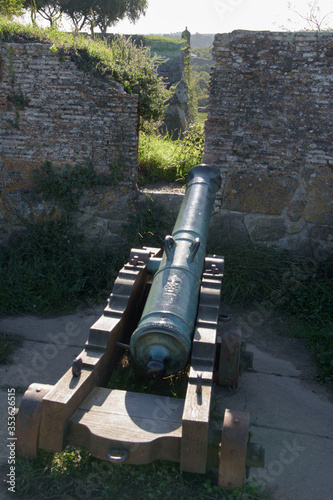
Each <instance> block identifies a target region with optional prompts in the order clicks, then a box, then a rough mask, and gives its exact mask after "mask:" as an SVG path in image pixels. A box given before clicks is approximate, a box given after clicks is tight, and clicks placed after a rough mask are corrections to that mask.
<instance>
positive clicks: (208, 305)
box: [180, 258, 223, 474]
mask: <svg viewBox="0 0 333 500" xmlns="http://www.w3.org/2000/svg"><path fill="white" fill-rule="evenodd" d="M213 260H214V259H213ZM215 260H216V262H220V261H221V262H222V260H221V259H220V258H217V259H215ZM215 260H214V262H215ZM209 262H210V261H209V259H208V260H207V259H206V267H208V268H209V266H208V264H209ZM221 262H220V264H221ZM216 271H218V269H216ZM222 277H223V275H222V273H219V274H213V273H212V272H209V271H205V272H204V274H203V279H202V284H201V288H200V298H199V306H198V315H197V321H196V328H195V332H194V338H193V349H192V356H191V366H190V373H189V382H188V385H187V392H186V398H185V404H184V413H183V435H182V442H181V454H180V468H181V470H183V471H187V472H198V473H201V474H204V473H205V472H206V467H207V456H208V429H209V414H210V404H211V396H212V387H213V370H214V363H215V353H216V337H217V322H218V312H219V301H220V294H221V286H222Z"/></svg>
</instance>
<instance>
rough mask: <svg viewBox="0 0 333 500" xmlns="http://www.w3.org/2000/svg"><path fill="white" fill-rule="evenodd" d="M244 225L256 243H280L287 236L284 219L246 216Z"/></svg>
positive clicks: (255, 215) (253, 215)
mask: <svg viewBox="0 0 333 500" xmlns="http://www.w3.org/2000/svg"><path fill="white" fill-rule="evenodd" d="M244 224H245V227H246V228H247V230H248V232H249V235H250V238H251V240H252V241H254V242H256V241H257V242H261V243H263V242H265V243H266V242H267V243H268V242H272V241H279V240H280V239H281V238H283V237H284V236H285V235H286V225H285V221H284V218H283V217H276V216H270V217H269V216H267V215H258V214H248V215H245V216H244Z"/></svg>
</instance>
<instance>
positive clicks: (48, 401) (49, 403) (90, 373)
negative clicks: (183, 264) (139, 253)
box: [38, 264, 149, 451]
mask: <svg viewBox="0 0 333 500" xmlns="http://www.w3.org/2000/svg"><path fill="white" fill-rule="evenodd" d="M129 267H130V273H129V274H128V281H127V282H126V283H127V285H130V284H132V286H128V287H127V289H128V291H129V293H130V296H128V303H127V305H126V304H125V302H126V301H124V302H123V305H124V307H125V305H126V310H125V311H124V314H123V315H120V314H119V312H117V313H115V314H114V315H113V316H112V315H110V316H105V315H103V316H102V317H101V318H100V319H99V320H97V322H96V323H95V324H94V325H93V326H92V327H91V329H90V334H89V338H88V341H87V344H86V349H85V351H84V354H83V358H85V359H83V361H84V363H86V364H83V368H82V371H81V374H80V377H73V375H72V369H71V368H70V369H69V370H68V371H67V372H66V373H65V374H64V375H63V377H62V378H61V379H60V380H59V381H58V383H57V384H56V385H55V386H54V389H53V390H51V391H50V393H48V394H47V396H45V397H44V398H43V403H42V415H41V423H40V433H39V441H38V447H39V448H44V449H47V450H52V451H61V450H62V449H63V447H64V445H65V442H66V433H67V421H68V419H69V417H70V416H71V415H72V414H73V413H74V411H75V410H76V409H77V408H78V406H79V404H80V403H81V402H82V401H83V400H84V399H85V398H86V397H87V396H88V394H89V392H90V391H91V390H92V389H93V388H94V386H95V385H97V384H99V385H103V384H106V383H107V381H108V380H109V378H110V374H111V373H112V370H113V369H114V367H115V365H116V363H117V361H118V359H119V357H120V355H121V351H120V349H117V348H116V342H124V341H126V340H127V338H128V337H129V336H130V335H131V333H132V332H133V330H134V328H135V326H136V322H137V320H138V319H139V317H140V311H141V310H142V309H143V305H144V304H143V303H142V301H143V297H144V289H145V284H146V282H147V280H148V278H149V276H148V274H147V273H146V272H145V269H144V265H143V264H142V265H141V264H140V265H138V266H129ZM120 275H121V276H122V275H123V270H122V271H121V272H120ZM118 282H119V284H120V285H119V286H120V287H122V286H123V278H122V277H120V278H119V280H118ZM114 289H116V290H117V280H116V282H115V286H114ZM116 290H115V291H116ZM111 298H112V297H111ZM111 302H112V301H111V299H110V304H111ZM111 308H112V306H111ZM96 350H97V351H98V350H99V351H100V352H101V355H100V357H98V356H97V358H98V359H93V360H92V359H91V360H90V361H93V363H90V361H89V357H90V358H95V356H93V354H94V352H95V353H96ZM89 365H90V366H89Z"/></svg>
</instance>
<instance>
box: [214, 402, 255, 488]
mask: <svg viewBox="0 0 333 500" xmlns="http://www.w3.org/2000/svg"><path fill="white" fill-rule="evenodd" d="M249 425H250V414H249V413H247V412H242V411H239V410H228V409H226V410H225V412H224V419H223V429H222V441H221V451H220V463H219V473H218V477H219V479H218V481H219V486H220V488H221V489H222V490H233V489H235V488H241V487H242V486H243V484H244V478H245V464H246V451H247V443H248V439H249Z"/></svg>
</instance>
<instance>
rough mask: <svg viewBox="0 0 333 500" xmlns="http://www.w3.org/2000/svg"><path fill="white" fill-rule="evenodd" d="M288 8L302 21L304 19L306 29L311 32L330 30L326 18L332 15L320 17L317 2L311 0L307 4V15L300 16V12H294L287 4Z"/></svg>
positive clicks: (329, 13)
mask: <svg viewBox="0 0 333 500" xmlns="http://www.w3.org/2000/svg"><path fill="white" fill-rule="evenodd" d="M288 8H289V9H290V10H292V11H293V12H295V14H297V15H298V16H300V17H301V18H302V19H304V20H305V21H306V22H307V24H308V29H310V30H311V31H312V30H313V31H322V30H323V29H330V28H329V27H328V25H327V18H328V16H330V15H331V14H332V13H333V11H331V12H328V13H327V14H325V15H322V13H321V9H320V5H319V1H318V0H312V1H311V2H309V3H308V8H309V11H308V13H307V14H301V13H300V12H298V11H297V10H295V8H294V7H293V6H292V4H291V3H289V4H288Z"/></svg>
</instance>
